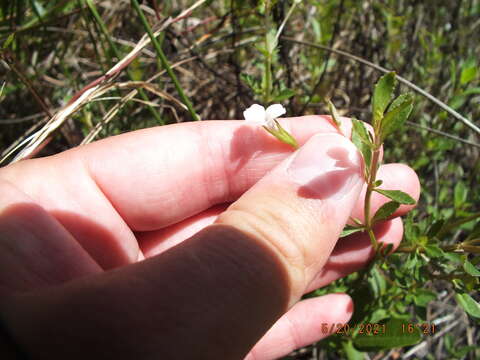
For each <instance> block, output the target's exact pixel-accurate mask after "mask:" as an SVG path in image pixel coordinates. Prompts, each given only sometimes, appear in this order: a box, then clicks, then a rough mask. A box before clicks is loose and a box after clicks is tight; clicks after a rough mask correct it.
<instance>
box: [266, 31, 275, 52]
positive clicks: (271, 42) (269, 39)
mask: <svg viewBox="0 0 480 360" xmlns="http://www.w3.org/2000/svg"><path fill="white" fill-rule="evenodd" d="M265 41H266V43H265V47H266V51H267V52H268V53H269V55H273V53H274V52H275V50H276V49H277V45H278V41H277V30H276V29H273V28H272V29H271V30H270V31H269V32H268V33H267V36H266V37H265Z"/></svg>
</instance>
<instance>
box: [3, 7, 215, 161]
mask: <svg viewBox="0 0 480 360" xmlns="http://www.w3.org/2000/svg"><path fill="white" fill-rule="evenodd" d="M206 1H207V0H199V1H197V2H196V3H195V4H193V5H192V6H191V7H189V8H188V9H186V10H184V11H183V12H182V13H180V15H178V16H177V17H175V18H169V19H167V20H165V21H164V22H163V23H162V24H160V25H159V27H158V29H156V30H155V32H154V36H158V35H159V34H160V33H161V32H162V31H164V30H165V29H166V28H168V27H169V26H170V25H172V24H173V23H176V22H178V21H180V20H182V19H184V18H186V17H188V16H189V15H190V14H191V13H192V12H193V11H194V10H195V9H196V8H198V7H199V6H201V5H202V4H203V3H205V2H206ZM150 42H151V40H150V38H149V36H148V34H145V35H143V36H142V38H141V39H140V41H139V42H138V43H137V45H136V46H135V47H134V48H133V49H132V50H131V51H130V52H129V53H128V54H127V55H126V56H125V57H124V58H123V59H122V60H121V61H119V62H118V63H117V64H116V65H115V66H113V67H112V68H111V69H110V70H108V71H107V72H106V74H105V75H103V76H101V77H100V78H98V79H97V80H95V81H93V82H92V83H90V84H89V85H87V86H85V87H84V88H83V89H82V90H80V91H79V92H78V93H77V94H76V95H75V96H73V98H72V99H71V100H70V102H69V103H68V104H67V105H66V106H65V107H64V108H62V109H61V110H60V111H58V112H57V113H56V114H55V115H54V116H53V117H52V118H51V119H50V120H49V121H48V123H47V124H45V126H44V127H43V128H42V129H40V130H39V131H37V132H36V133H35V134H34V135H33V137H32V139H31V140H30V141H28V144H27V145H26V146H25V148H24V149H22V150H21V151H20V152H19V153H18V154H17V155H16V156H15V158H14V159H13V160H12V163H14V162H17V161H19V160H22V159H26V158H28V157H31V156H33V155H34V154H35V153H36V151H37V150H38V149H39V148H40V147H41V145H42V143H44V142H45V141H46V140H47V138H48V137H49V136H50V135H51V134H52V133H53V132H54V131H56V130H57V129H58V128H59V127H60V126H61V125H62V124H63V123H64V122H65V120H66V119H68V118H69V117H70V116H71V115H72V114H73V113H74V112H76V111H77V110H78V109H79V108H81V107H82V106H83V105H85V104H86V103H88V101H90V100H91V98H92V95H93V94H94V93H95V92H96V91H97V90H99V88H100V87H101V86H102V85H105V84H111V83H113V80H114V79H115V78H116V77H117V76H118V75H119V74H120V73H121V71H122V70H124V69H125V68H126V67H127V66H128V65H129V64H130V63H131V62H132V61H133V60H134V59H135V58H136V57H137V56H138V55H139V54H140V52H141V51H142V50H143V48H145V47H146V46H147V45H148V44H150ZM22 145H23V144H21V145H18V146H17V147H15V149H14V150H13V151H17V150H18V149H19V148H20V147H21V146H22ZM7 159H8V156H7V157H3V158H2V159H1V160H0V163H4V162H6V160H7Z"/></svg>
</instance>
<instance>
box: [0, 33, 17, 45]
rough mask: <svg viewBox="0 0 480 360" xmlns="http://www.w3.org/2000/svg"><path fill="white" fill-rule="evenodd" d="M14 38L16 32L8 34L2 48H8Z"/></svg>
mask: <svg viewBox="0 0 480 360" xmlns="http://www.w3.org/2000/svg"><path fill="white" fill-rule="evenodd" d="M13 39H15V33H11V34H10V35H8V37H7V40H5V42H4V43H3V46H2V48H3V49H7V48H8V47H9V46H10V44H11V43H12V42H13Z"/></svg>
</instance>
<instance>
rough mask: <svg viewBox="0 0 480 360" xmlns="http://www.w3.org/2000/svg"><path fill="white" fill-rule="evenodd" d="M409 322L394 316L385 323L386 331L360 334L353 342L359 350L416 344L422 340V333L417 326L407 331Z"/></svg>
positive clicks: (374, 349)
mask: <svg viewBox="0 0 480 360" xmlns="http://www.w3.org/2000/svg"><path fill="white" fill-rule="evenodd" d="M407 326H408V322H407V321H405V320H404V319H396V318H392V319H390V320H389V321H387V322H386V323H385V333H383V332H381V333H378V334H376V335H374V334H358V335H357V336H356V337H355V339H354V340H353V344H354V345H355V347H356V348H357V349H359V350H364V351H378V350H386V349H393V348H397V347H404V346H410V345H415V344H417V343H418V342H420V340H422V335H421V333H420V330H419V329H418V328H417V327H413V328H412V329H411V330H412V332H409V331H407V329H406V328H407Z"/></svg>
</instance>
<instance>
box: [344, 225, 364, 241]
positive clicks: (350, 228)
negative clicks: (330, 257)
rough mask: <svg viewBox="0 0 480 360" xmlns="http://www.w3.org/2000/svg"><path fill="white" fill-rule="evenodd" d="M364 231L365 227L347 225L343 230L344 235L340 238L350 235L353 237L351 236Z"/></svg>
mask: <svg viewBox="0 0 480 360" xmlns="http://www.w3.org/2000/svg"><path fill="white" fill-rule="evenodd" d="M363 230H364V228H363V227H357V226H350V225H347V226H345V227H344V228H343V230H342V233H341V234H340V237H341V238H342V237H345V236H348V235H351V234H354V233H356V232H359V231H363Z"/></svg>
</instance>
